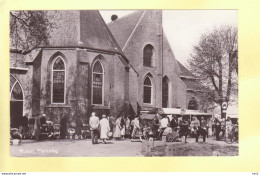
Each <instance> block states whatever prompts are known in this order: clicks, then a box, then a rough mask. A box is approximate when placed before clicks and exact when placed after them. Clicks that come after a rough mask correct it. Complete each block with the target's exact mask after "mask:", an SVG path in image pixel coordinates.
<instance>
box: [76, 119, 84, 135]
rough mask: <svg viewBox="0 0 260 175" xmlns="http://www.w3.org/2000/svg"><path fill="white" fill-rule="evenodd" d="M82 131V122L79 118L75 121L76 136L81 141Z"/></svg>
mask: <svg viewBox="0 0 260 175" xmlns="http://www.w3.org/2000/svg"><path fill="white" fill-rule="evenodd" d="M82 129H83V120H82V118H81V117H80V116H78V117H77V119H76V135H77V136H78V138H80V139H82V138H83V137H82Z"/></svg>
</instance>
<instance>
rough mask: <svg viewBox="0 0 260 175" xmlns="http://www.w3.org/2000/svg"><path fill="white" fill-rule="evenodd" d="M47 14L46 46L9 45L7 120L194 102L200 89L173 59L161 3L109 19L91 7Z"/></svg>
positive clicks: (189, 106)
mask: <svg viewBox="0 0 260 175" xmlns="http://www.w3.org/2000/svg"><path fill="white" fill-rule="evenodd" d="M50 13H51V11H50ZM53 20H54V21H55V24H56V27H55V28H54V29H53V31H52V33H51V37H50V39H49V41H50V44H49V45H48V46H41V47H37V48H35V49H33V50H31V51H29V52H23V51H22V50H19V49H14V48H11V49H10V115H11V127H17V125H18V121H19V119H20V118H21V117H22V116H23V115H26V114H27V115H28V116H29V117H35V116H39V115H41V114H43V113H45V114H46V116H47V119H48V120H51V121H53V122H54V123H59V122H60V119H61V118H62V117H67V118H68V120H69V121H74V120H75V118H76V117H77V116H82V118H83V119H85V120H87V119H88V118H89V116H90V114H91V112H93V111H94V112H96V113H97V115H98V116H100V115H101V114H103V113H104V114H107V115H113V116H117V115H121V114H123V113H124V114H126V115H127V114H130V115H131V116H133V115H134V114H137V113H140V111H156V110H158V109H160V108H182V109H195V110H196V109H199V94H200V92H201V89H203V88H202V86H201V85H200V84H198V83H197V81H196V77H195V76H194V75H193V74H192V73H191V72H190V71H189V70H187V69H186V68H185V67H184V66H183V65H182V64H181V63H180V62H178V61H177V59H176V58H175V56H174V54H173V52H172V49H171V47H170V45H169V42H168V40H167V38H166V36H165V34H164V32H163V27H162V11H161V10H138V11H136V12H134V13H131V14H129V15H127V16H124V17H122V18H119V19H117V18H116V17H115V16H114V18H113V20H112V21H111V22H110V23H109V24H106V23H105V22H104V20H103V18H102V16H101V15H100V13H99V11H96V10H75V11H74V10H72V11H59V13H58V15H57V17H55V19H53ZM176 42H178V41H176Z"/></svg>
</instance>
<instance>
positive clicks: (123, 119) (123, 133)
mask: <svg viewBox="0 0 260 175" xmlns="http://www.w3.org/2000/svg"><path fill="white" fill-rule="evenodd" d="M125 121H126V119H125V117H122V118H121V139H125V131H126V126H125Z"/></svg>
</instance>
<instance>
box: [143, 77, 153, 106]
mask: <svg viewBox="0 0 260 175" xmlns="http://www.w3.org/2000/svg"><path fill="white" fill-rule="evenodd" d="M146 78H149V80H150V82H151V86H148V85H145V84H144V82H145V80H146ZM144 87H150V88H151V96H150V103H145V102H144ZM143 104H147V105H151V104H153V81H152V78H151V77H150V76H149V75H147V76H145V77H144V80H143Z"/></svg>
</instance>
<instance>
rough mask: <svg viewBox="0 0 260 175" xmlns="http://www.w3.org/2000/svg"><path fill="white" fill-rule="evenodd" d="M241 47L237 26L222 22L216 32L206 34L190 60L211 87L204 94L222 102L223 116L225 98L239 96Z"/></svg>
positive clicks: (232, 98) (195, 70)
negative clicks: (224, 24)
mask: <svg viewBox="0 0 260 175" xmlns="http://www.w3.org/2000/svg"><path fill="white" fill-rule="evenodd" d="M237 51H238V45H237V28H236V27H233V26H221V27H220V28H215V29H214V30H213V31H212V32H209V33H205V34H202V36H201V38H200V42H199V44H198V45H196V46H194V51H193V53H192V54H191V57H192V59H191V60H190V61H189V65H190V68H191V70H192V71H193V72H194V73H195V74H196V75H197V76H198V77H199V79H200V81H201V82H202V84H203V85H204V86H206V87H207V88H208V89H209V91H207V92H205V94H204V98H205V99H206V100H207V103H210V102H212V103H215V104H219V105H220V107H221V116H222V117H225V113H223V109H222V105H221V104H222V102H223V101H227V102H231V101H234V100H236V99H237V84H238V54H237Z"/></svg>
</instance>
